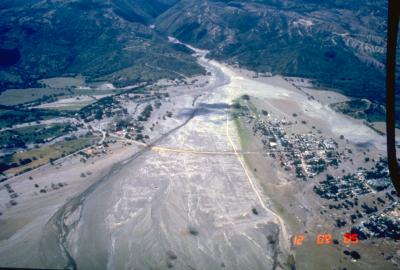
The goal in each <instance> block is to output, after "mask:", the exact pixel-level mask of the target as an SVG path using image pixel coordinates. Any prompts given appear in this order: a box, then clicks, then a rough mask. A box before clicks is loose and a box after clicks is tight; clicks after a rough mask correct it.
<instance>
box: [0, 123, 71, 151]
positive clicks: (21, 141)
mask: <svg viewBox="0 0 400 270" xmlns="http://www.w3.org/2000/svg"><path fill="white" fill-rule="evenodd" d="M76 129H77V128H76V127H73V126H71V125H70V124H52V125H33V126H28V127H22V128H16V129H12V130H4V131H2V132H1V133H0V148H14V147H25V146H26V145H27V144H30V143H35V144H37V143H45V142H47V141H51V140H53V139H55V138H57V137H60V136H63V135H66V134H68V133H69V132H71V131H74V130H76Z"/></svg>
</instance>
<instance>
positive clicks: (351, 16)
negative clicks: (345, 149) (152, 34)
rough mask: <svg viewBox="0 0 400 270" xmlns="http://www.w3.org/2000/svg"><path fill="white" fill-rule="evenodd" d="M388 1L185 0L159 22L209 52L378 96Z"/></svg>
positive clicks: (353, 92)
mask: <svg viewBox="0 0 400 270" xmlns="http://www.w3.org/2000/svg"><path fill="white" fill-rule="evenodd" d="M386 13H387V10H386V1H383V0H378V1H376V0H367V1H363V3H360V2H359V1H354V0H352V1H342V0H340V1H334V0H329V1H323V2H322V3H321V1H315V0H296V1H294V0H287V1H282V0H281V1H278V0H256V1H221V0H206V1H192V0H183V1H180V2H179V3H178V4H176V5H174V6H173V7H172V8H170V9H169V10H167V11H166V12H165V13H163V14H162V15H161V16H159V17H158V18H157V20H156V25H157V27H158V28H159V29H160V30H161V31H164V32H168V33H169V34H171V35H174V36H176V37H177V38H179V39H181V40H183V41H185V42H188V43H191V44H193V45H195V46H199V47H203V48H207V49H210V50H211V54H210V56H211V57H214V58H218V59H222V60H225V61H228V62H230V63H239V64H240V65H242V66H245V67H247V68H250V69H253V70H257V71H261V72H272V73H278V74H285V75H289V76H303V77H309V78H314V79H316V81H317V82H318V83H321V84H322V85H323V86H325V87H330V88H335V89H336V90H340V91H343V92H344V93H345V94H347V95H349V96H354V97H366V98H370V99H372V100H376V101H379V102H383V101H384V88H383V87H384V73H383V72H384V52H385V31H386Z"/></svg>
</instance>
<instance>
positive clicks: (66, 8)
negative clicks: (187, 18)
mask: <svg viewBox="0 0 400 270" xmlns="http://www.w3.org/2000/svg"><path fill="white" fill-rule="evenodd" d="M175 2H176V1H174V0H151V1H145V0H143V1H129V0H115V1H100V0H75V1H57V0H53V1H2V3H1V4H0V44H1V46H0V54H1V55H3V56H6V57H2V59H3V60H1V61H0V90H4V89H6V88H11V87H27V86H32V85H35V81H36V80H37V79H41V78H45V77H54V76H61V75H63V76H64V75H76V74H82V75H84V76H87V77H88V79H92V80H101V79H107V80H110V81H112V82H114V83H116V84H119V85H126V84H129V83H134V82H138V81H149V80H156V79H159V78H165V77H167V78H175V77H178V75H177V73H180V74H185V75H193V74H198V73H202V72H203V70H202V68H201V67H200V66H199V65H197V63H196V62H195V59H194V58H193V57H192V56H190V54H188V53H187V52H184V51H181V50H178V49H176V48H175V47H174V46H173V45H171V44H170V43H168V40H167V38H166V37H165V36H163V35H160V34H158V33H156V32H155V31H154V30H153V29H152V28H151V27H149V26H148V22H149V21H151V20H153V18H154V17H156V16H158V15H160V14H161V13H162V12H164V11H165V10H166V9H167V8H169V7H170V6H171V5H173V4H175ZM154 67H158V68H157V69H156V68H154Z"/></svg>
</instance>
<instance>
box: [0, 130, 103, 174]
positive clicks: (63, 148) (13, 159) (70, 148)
mask: <svg viewBox="0 0 400 270" xmlns="http://www.w3.org/2000/svg"><path fill="white" fill-rule="evenodd" d="M96 141H97V138H96V137H82V138H78V139H75V140H71V141H62V142H58V143H55V144H53V145H48V146H43V147H40V148H37V149H32V150H28V151H25V152H18V153H15V154H13V155H11V156H6V157H4V158H3V159H0V167H1V170H2V171H3V172H4V173H5V174H7V175H16V174H20V173H22V172H25V171H29V170H31V169H34V168H37V167H39V166H41V165H44V164H47V163H49V162H50V161H51V160H57V159H59V158H61V157H64V156H66V155H69V154H72V153H74V152H76V151H78V150H80V149H83V148H85V147H88V146H90V145H92V144H94V143H95V142H96ZM23 160H31V162H29V163H28V164H25V165H20V164H21V161H23ZM13 164H14V165H13ZM10 165H11V166H15V165H19V166H16V167H13V168H8V169H6V168H7V166H10ZM4 169H5V170H4Z"/></svg>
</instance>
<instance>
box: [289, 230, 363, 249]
mask: <svg viewBox="0 0 400 270" xmlns="http://www.w3.org/2000/svg"><path fill="white" fill-rule="evenodd" d="M304 240H306V238H305V236H304V234H297V235H294V236H293V245H295V246H301V245H303V242H304ZM335 241H336V240H335ZM335 241H334V239H333V236H332V234H330V233H319V234H317V235H316V238H315V243H316V244H317V245H331V244H333V243H335V244H337V243H338V241H336V242H335ZM342 243H343V244H345V245H356V244H358V243H359V238H358V234H356V233H345V234H343V238H342Z"/></svg>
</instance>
